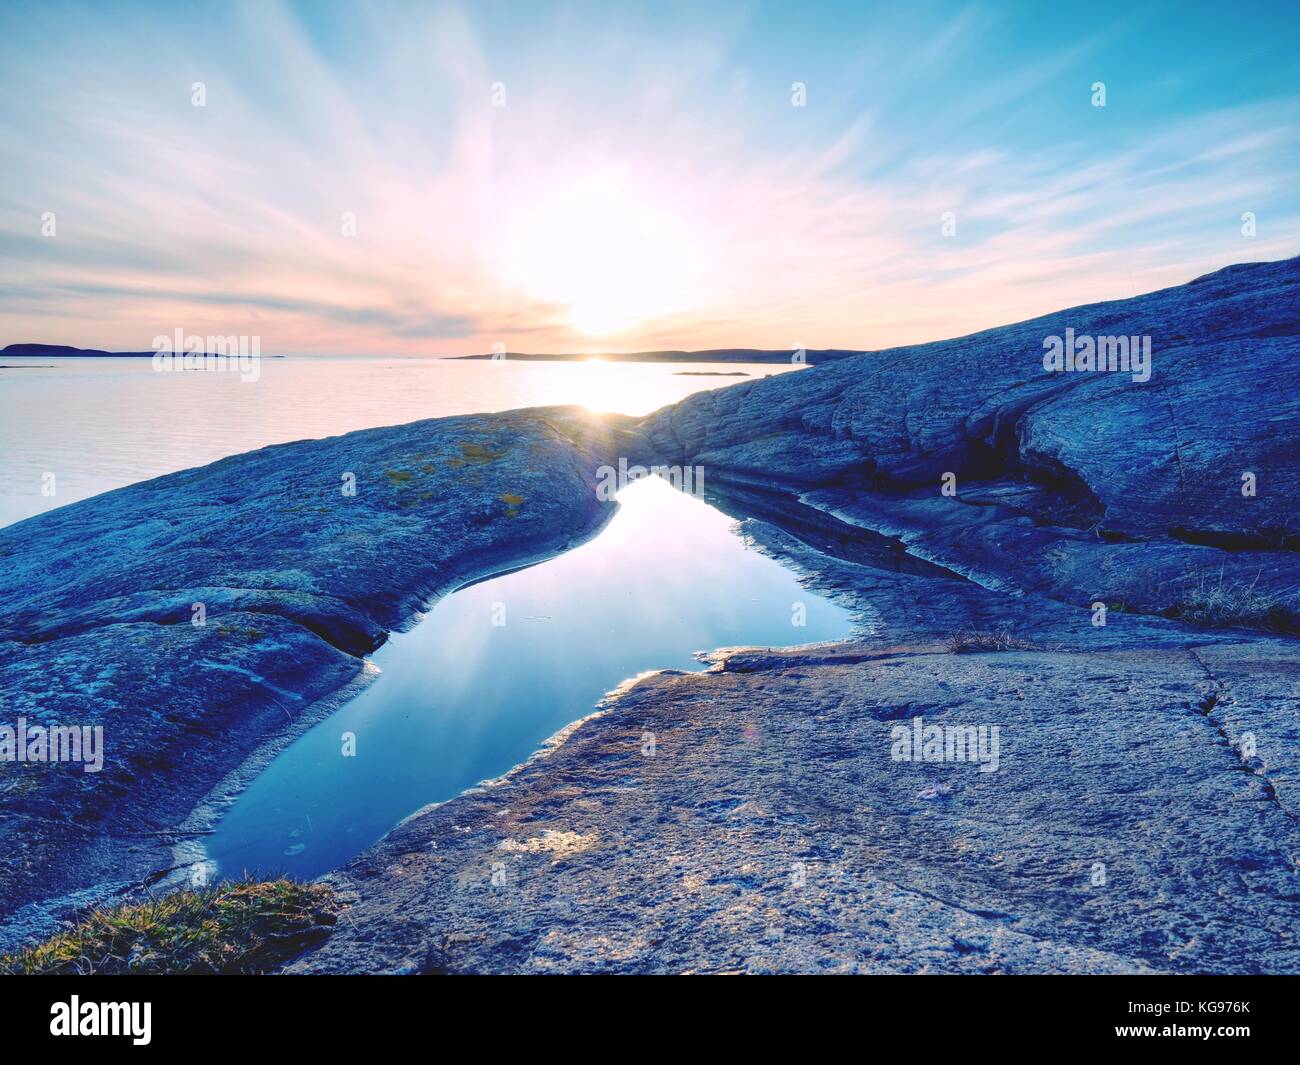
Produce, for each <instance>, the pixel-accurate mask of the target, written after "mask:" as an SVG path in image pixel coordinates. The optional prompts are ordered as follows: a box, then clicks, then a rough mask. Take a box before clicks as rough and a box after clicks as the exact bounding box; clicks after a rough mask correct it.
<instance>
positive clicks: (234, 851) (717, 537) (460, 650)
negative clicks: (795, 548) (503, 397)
mask: <svg viewBox="0 0 1300 1065" xmlns="http://www.w3.org/2000/svg"><path fill="white" fill-rule="evenodd" d="M619 501H620V503H621V507H620V510H619V512H618V513H617V514H616V515H615V517H614V518H613V520H612V521H611V522H610V523H609V525H607V526H606V528H605V529H604V531H603V532H601V533H600V535H599V536H597V537H596V538H595V539H594V540H591V541H590V542H588V543H586V544H584V545H582V546H581V547H578V548H576V549H574V550H573V551H570V552H568V553H566V554H563V555H560V556H558V557H557V558H554V559H551V560H550V561H548V562H545V563H542V564H541V565H538V566H533V567H531V568H529V569H525V570H520V571H519V572H516V573H510V574H507V575H505V576H501V577H497V578H494V579H492V580H489V581H484V582H482V583H480V584H476V585H472V586H471V587H468V588H465V589H462V590H461V591H459V592H456V593H454V594H453V595H451V596H449V597H447V598H445V599H443V600H442V601H440V602H439V603H438V604H437V605H436V606H435V607H434V609H433V610H432V612H431V613H430V614H429V615H428V617H427V618H425V620H424V621H422V622H421V623H420V624H419V625H417V626H416V627H415V628H414V629H412V630H411V631H410V632H408V633H404V634H401V635H397V636H394V637H393V638H392V640H390V641H389V643H387V644H386V645H385V646H383V647H382V648H380V649H379V651H377V652H376V653H375V655H374V661H375V663H376V664H377V665H378V666H379V667H380V668H381V669H382V670H383V673H382V675H381V676H380V678H379V679H378V680H377V681H375V682H374V683H373V684H372V685H371V686H370V687H369V688H367V689H366V690H365V691H364V692H362V693H361V694H360V695H359V696H358V697H357V698H356V699H354V700H352V701H351V702H350V703H348V704H347V705H346V706H344V707H343V708H341V709H340V710H339V711H338V712H336V713H335V714H334V715H333V716H331V717H330V718H329V719H328V720H326V721H324V722H321V723H320V724H319V725H317V726H316V727H315V728H313V729H312V730H311V731H309V732H308V733H306V734H305V735H304V736H302V737H301V738H300V739H299V740H297V741H296V742H295V743H294V744H293V745H291V746H290V747H289V748H287V749H286V750H285V751H284V752H283V753H282V754H281V755H280V756H279V757H278V758H277V759H276V760H275V761H274V762H273V763H272V764H271V765H270V767H268V769H267V770H266V772H264V773H263V774H262V775H261V776H260V777H259V778H258V779H257V780H255V781H254V782H253V784H252V785H251V786H250V787H249V788H248V790H247V791H246V792H245V793H244V794H243V795H242V796H241V797H240V798H239V800H238V801H237V802H236V803H235V805H234V806H233V807H232V809H231V810H230V812H229V813H228V814H227V816H226V818H225V819H224V820H223V821H222V823H221V824H220V825H219V826H218V829H217V832H216V833H215V834H214V835H213V836H212V837H211V838H210V840H209V848H210V851H211V853H212V855H213V857H214V858H216V859H217V861H218V862H219V863H220V865H221V869H222V872H223V873H227V874H232V873H237V872H240V871H242V870H243V869H257V870H261V871H263V872H269V871H274V870H279V869H283V870H287V871H289V872H292V873H295V874H298V875H302V876H314V875H317V874H319V873H322V872H324V871H325V870H327V869H331V868H333V867H335V866H337V865H339V864H341V863H342V862H344V861H346V860H347V859H348V858H349V857H351V856H352V855H353V854H356V853H357V852H358V851H360V850H362V849H364V848H365V847H366V846H368V845H369V844H371V843H373V842H374V841H375V840H376V839H378V838H379V837H380V836H381V835H383V834H384V833H385V832H387V831H388V830H389V829H390V828H392V827H393V825H395V824H396V823H397V822H398V821H400V820H401V819H402V818H403V817H405V816H406V815H408V814H410V813H412V812H413V811H415V810H417V809H419V808H420V807H421V806H424V805H425V804H427V803H430V802H436V801H440V800H444V799H448V798H450V797H452V796H453V795H456V794H458V793H459V792H460V791H463V790H464V789H465V788H467V787H470V786H472V785H474V784H476V783H478V782H479V781H481V780H484V779H487V778H490V777H495V776H499V775H500V774H501V773H503V772H504V771H505V770H507V769H509V768H510V767H511V766H513V765H515V764H517V763H519V762H521V761H523V760H524V759H525V758H527V757H528V756H529V755H530V754H531V753H532V752H533V751H535V750H536V749H537V747H538V746H539V745H540V744H541V742H542V741H543V740H545V739H546V738H547V737H548V736H550V735H552V734H553V733H554V732H556V731H557V730H558V729H560V728H562V727H563V726H565V725H567V724H569V723H570V722H572V721H574V720H576V719H578V718H580V717H583V716H585V715H586V714H588V713H590V712H591V711H592V709H593V708H594V706H595V703H596V702H597V701H598V700H599V699H600V698H601V696H602V695H604V694H605V693H606V692H607V691H609V690H610V689H611V688H614V687H615V686H616V685H618V684H619V683H620V682H621V681H622V680H624V679H626V678H627V677H630V676H634V675H636V674H637V673H640V672H643V671H645V670H649V669H662V668H678V669H699V668H701V666H700V664H699V663H698V662H696V661H695V660H694V659H693V658H692V652H694V651H697V650H709V649H712V648H716V647H726V646H732V645H738V644H758V645H765V646H766V645H771V646H784V645H791V644H799V643H812V642H817V641H821V640H830V639H837V638H840V637H843V636H845V635H846V634H847V633H848V631H849V628H850V624H849V620H848V615H847V614H846V612H845V611H843V610H841V609H840V608H838V607H836V606H833V605H832V604H831V603H829V602H827V601H826V600H824V599H821V598H820V597H818V596H816V595H814V594H812V593H811V592H809V591H806V590H805V589H803V588H801V587H800V586H799V584H798V583H797V582H796V581H795V579H794V577H793V576H792V575H791V574H790V572H789V571H788V570H786V569H784V568H783V567H781V566H780V565H779V564H778V563H776V562H774V561H773V560H772V559H770V558H767V557H765V556H763V555H760V554H758V553H756V552H754V551H752V550H749V549H748V548H747V547H746V546H745V544H744V542H743V541H742V540H741V539H740V538H739V537H738V536H736V535H735V534H734V533H733V532H731V531H730V530H731V526H732V522H731V520H730V519H729V518H727V517H726V516H725V515H723V514H721V513H719V512H718V511H716V510H714V509H713V508H712V507H710V506H708V505H707V504H705V503H703V502H701V501H699V500H697V499H694V498H692V497H689V496H685V495H682V494H680V493H678V492H676V491H674V490H673V489H672V488H670V487H669V486H668V485H667V484H666V483H665V482H663V481H660V480H658V479H649V480H645V481H640V482H637V483H636V484H633V485H631V486H630V487H628V488H626V489H624V491H623V492H622V493H620V495H619ZM796 602H801V603H804V604H806V607H807V625H806V627H803V628H799V627H795V626H794V625H792V623H791V619H792V604H794V603H796ZM496 604H503V605H504V609H505V617H506V624H505V625H504V626H494V625H493V624H492V619H493V611H494V607H495V605H496ZM348 731H351V732H354V733H355V734H356V757H354V758H345V757H342V756H341V754H340V750H341V736H342V734H343V733H344V732H348Z"/></svg>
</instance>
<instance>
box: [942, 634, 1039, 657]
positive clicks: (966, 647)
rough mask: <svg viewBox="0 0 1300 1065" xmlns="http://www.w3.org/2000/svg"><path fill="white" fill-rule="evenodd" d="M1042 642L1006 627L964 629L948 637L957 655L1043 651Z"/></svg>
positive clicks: (949, 646)
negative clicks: (1029, 638)
mask: <svg viewBox="0 0 1300 1065" xmlns="http://www.w3.org/2000/svg"><path fill="white" fill-rule="evenodd" d="M1042 650H1044V647H1043V646H1042V644H1037V643H1034V641H1033V640H1024V639H1021V638H1020V637H1019V636H1012V635H1011V633H1009V632H1007V631H1006V630H1005V629H962V630H961V631H960V632H954V633H953V634H952V635H951V636H949V637H948V651H949V653H951V654H955V655H967V654H980V653H982V652H987V651H1042Z"/></svg>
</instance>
